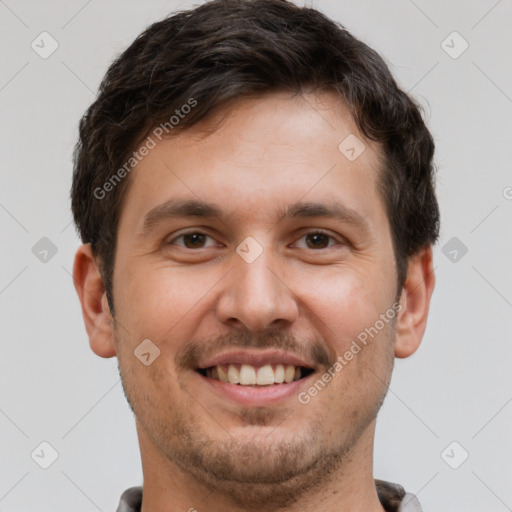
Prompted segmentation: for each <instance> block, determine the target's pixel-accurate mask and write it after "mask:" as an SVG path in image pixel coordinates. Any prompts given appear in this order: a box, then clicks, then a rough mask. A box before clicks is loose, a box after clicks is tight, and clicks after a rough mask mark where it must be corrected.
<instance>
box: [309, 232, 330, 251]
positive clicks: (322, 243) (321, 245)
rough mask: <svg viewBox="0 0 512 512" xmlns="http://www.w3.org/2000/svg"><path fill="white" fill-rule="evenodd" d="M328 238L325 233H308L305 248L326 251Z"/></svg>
mask: <svg viewBox="0 0 512 512" xmlns="http://www.w3.org/2000/svg"><path fill="white" fill-rule="evenodd" d="M330 238H332V237H330V236H329V235H326V234H325V233H309V234H307V235H306V240H307V246H308V248H309V249H326V248H327V247H329V239H330Z"/></svg>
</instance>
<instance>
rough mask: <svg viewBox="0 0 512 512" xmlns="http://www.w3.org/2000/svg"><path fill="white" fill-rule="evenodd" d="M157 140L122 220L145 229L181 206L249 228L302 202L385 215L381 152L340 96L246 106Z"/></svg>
mask: <svg viewBox="0 0 512 512" xmlns="http://www.w3.org/2000/svg"><path fill="white" fill-rule="evenodd" d="M150 137H152V138H153V139H155V140H154V142H155V144H154V148H153V149H151V150H150V151H149V152H148V154H147V155H146V156H145V157H144V158H143V159H142V160H141V161H140V162H139V163H138V164H137V166H136V167H135V169H134V171H132V174H131V176H130V182H131V183H130V186H129V187H128V190H127V192H126V197H125V199H124V201H123V210H124V212H123V213H122V215H121V219H123V217H126V216H128V217H130V220H131V222H135V223H136V224H137V225H138V226H139V227H140V226H141V224H142V225H143V224H145V223H146V222H147V217H151V216H152V214H154V210H155V207H158V206H159V205H160V206H162V207H163V205H164V204H165V203H166V202H169V201H172V200H173V199H180V200H195V201H198V202H201V201H203V202H206V203H215V204H216V205H217V206H218V208H217V209H216V214H223V215H225V216H226V217H230V218H232V219H236V220H237V221H239V222H241V221H244V220H246V221H256V220H257V219H260V220H263V221H268V222H275V220H278V219H276V217H279V216H281V217H282V216H283V212H284V211H285V210H286V209H288V208H289V207H290V206H291V205H292V204H294V203H297V202H303V203H310V204H317V205H318V204H322V203H330V204H331V205H334V204H338V205H341V206H342V207H344V208H345V210H346V211H353V212H355V213H359V215H360V216H363V217H369V218H370V219H371V218H372V217H375V216H378V215H379V214H382V212H383V211H384V210H385V208H384V207H383V204H382V201H381V199H380V197H379V194H378V187H377V180H378V176H379V167H380V160H381V158H380V152H381V149H380V147H379V146H378V145H377V144H375V143H373V142H372V141H369V140H367V139H366V138H364V137H363V136H362V135H361V134H360V132H359V130H358V129H357V126H356V124H355V122H354V120H353V118H352V116H351V114H350V112H349V110H348V108H347V107H346V106H345V104H344V103H343V101H341V99H340V97H339V96H337V95H335V94H332V93H326V94H322V95H318V94H307V95H292V94H290V93H273V94H269V95H266V96H263V97H260V98H252V99H241V100H239V101H237V102H235V103H234V104H232V105H231V106H230V108H229V110H225V111H222V112H221V113H220V116H219V115H216V116H212V117H211V118H209V119H207V120H206V121H204V122H200V123H198V124H197V125H196V126H194V127H192V128H189V129H187V130H184V131H181V132H178V133H177V135H173V136H172V137H170V138H167V139H162V140H158V138H156V137H155V136H154V135H150ZM152 145H153V144H152Z"/></svg>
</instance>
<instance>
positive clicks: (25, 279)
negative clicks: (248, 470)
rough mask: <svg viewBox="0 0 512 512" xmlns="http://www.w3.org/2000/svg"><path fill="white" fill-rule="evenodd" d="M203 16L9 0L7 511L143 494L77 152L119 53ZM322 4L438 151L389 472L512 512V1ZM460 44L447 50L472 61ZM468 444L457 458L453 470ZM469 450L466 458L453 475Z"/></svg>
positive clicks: (383, 448)
mask: <svg viewBox="0 0 512 512" xmlns="http://www.w3.org/2000/svg"><path fill="white" fill-rule="evenodd" d="M190 5H193V4H192V3H191V2H172V1H167V2H164V1H146V2H142V1H138V2H134V1H122V2H121V1H108V2H107V1H100V0H92V1H89V2H86V1H82V0H81V1H68V2H56V1H45V2H37V1H35V0H33V1H23V0H5V1H0V38H1V47H2V49H3V51H2V55H3V58H2V61H1V78H0V105H1V119H2V137H1V138H0V144H1V158H2V166H1V183H2V186H1V191H0V227H1V232H2V244H1V250H0V258H1V266H0V269H1V274H0V307H1V325H2V337H1V343H2V357H1V361H0V375H1V382H2V385H1V388H0V429H1V437H0V448H1V471H0V510H2V511H4V512H15V511H27V510H38V511H39V512H46V511H48V512H49V511H52V512H61V511H62V512H64V511H66V512H67V511H69V510H74V511H76V512H82V511H96V510H100V511H104V512H107V511H113V510H115V507H116V506H117V502H118V500H119V495H120V494H121V492H122V491H123V490H124V489H125V488H127V487H129V486H132V485H138V484H140V483H141V482H142V474H141V466H140V456H139V452H138V444H137V439H136V434H135V429H134V422H133V418H132V415H131V412H130V411H129V408H128V405H127V403H126V401H125V398H124V396H123V393H122V389H121V384H120V381H119V376H118V373H117V365H116V360H115V359H111V360H104V359H100V358H98V357H96V356H95V355H94V354H93V353H92V352H91V351H90V349H89V346H88V340H87V337H86V334H85V330H84V328H83V323H82V317H81V312H80V308H79V303H78V299H77V297H76V295H75V291H74V288H73V285H72V281H71V277H70V272H71V269H72V261H73V255H74V251H75V249H76V248H77V246H78V243H79V242H78V239H77V237H76V235H75V232H74V229H73V226H72V225H71V215H70V209H69V200H68V193H69V188H70V178H71V152H72V148H73V145H74V142H75V139H76V135H77V123H78V120H79V118H80V116H81V115H82V114H83V112H84V111H85V109H86V107H87V106H88V105H89V104H90V103H91V102H92V101H93V99H94V94H95V91H96V89H97V86H98V84H99V81H100V79H101V77H102V76H103V74H104V72H105V71H106V69H107V66H108V64H109V63H110V62H111V61H112V59H113V58H114V56H116V55H117V54H119V53H120V52H121V51H122V50H123V49H124V48H125V47H126V46H127V45H128V44H129V43H130V42H131V41H132V40H133V39H134V38H135V36H136V35H138V34H139V32H140V31H141V30H142V29H144V28H145V27H146V26H147V25H148V24H150V23H151V22H153V21H156V20H159V19H160V18H162V17H163V16H164V15H166V14H167V13H169V12H170V11H174V10H176V9H177V8H185V7H189V6H190ZM310 5H314V6H316V7H318V8H319V9H321V10H323V11H324V12H325V13H327V14H329V15H331V16H332V17H333V18H335V19H337V20H339V21H341V22H342V23H343V24H344V25H345V26H346V27H347V28H348V29H350V30H351V31H352V32H353V33H354V34H355V35H357V36H359V37H360V38H362V39H363V40H364V41H366V42H367V43H369V44H370V45H371V46H373V47H374V48H376V49H377V50H378V51H379V52H381V54H383V56H384V57H385V58H386V60H387V61H388V63H389V64H390V66H391V68H392V71H393V72H394V74H395V76H396V77H397V78H398V80H399V82H400V83H401V85H402V86H403V87H404V89H406V90H410V91H412V93H413V94H414V95H415V96H416V97H417V98H418V99H419V101H420V102H421V103H422V105H424V106H425V108H426V115H427V119H428V123H429V126H430V127H431V129H432V132H433V134H434V136H435V139H436V143H437V157H436V159H437V164H438V167H439V178H438V195H439V200H440V204H441V210H442V238H441V242H440V244H439V245H438V247H437V248H436V252H435V266H436V273H437V286H436V290H435V293H434V297H433V303H432V308H431V316H430V320H429V324H428V328H427V333H426V335H425V338H424V341H423V345H422V347H421V349H420V350H419V351H418V353H417V354H416V355H414V356H413V357H412V358H410V359H408V360H400V361H398V362H397V365H396V371H395V375H394V378H393V381H392V384H391V390H390V392H389V395H388V398H387V400H386V403H385V405H384V408H383V410H382V412H381V415H380V420H379V422H378V432H377V438H376V450H375V475H376V477H378V478H383V479H388V480H391V481H395V482H399V483H401V484H402V485H404V486H405V487H406V489H407V490H409V491H410V492H414V493H416V494H417V495H418V496H419V499H420V501H421V502H422V504H423V507H424V509H425V511H426V512H428V511H432V512H434V511H435V512H443V511H451V512H453V511H465V512H471V511H481V510H486V511H497V512H500V511H505V510H512V508H511V507H512V487H511V485H510V483H511V481H512V464H511V460H512V440H511V436H510V432H511V426H512V403H511V402H512V386H511V384H512V378H511V371H510V365H511V355H512V340H511V321H510V318H511V313H512V272H511V270H510V263H511V261H512V233H511V231H512V229H511V225H512V223H511V220H512V219H511V210H512V200H511V197H512V188H511V187H512V175H511V172H510V168H511V167H510V164H511V161H512V154H511V153H512V144H511V142H512V137H511V136H512V133H511V132H512V129H511V128H512V127H511V124H512V123H511V113H512V68H511V66H510V62H511V59H510V54H511V48H512V31H511V30H510V27H511V22H512V3H511V2H510V1H506V0H502V1H495V0H493V1H483V0H479V1H466V0H465V1H462V0H460V1H451V2H446V1H430V2H427V1H425V0H415V1H414V2H413V1H409V0H401V1H398V0H397V1H381V0H378V1H377V0H375V1H368V0H365V1H357V2H356V1H351V2H348V1H335V0H317V1H316V2H312V3H310ZM42 31H47V32H49V33H50V34H51V35H52V37H53V38H55V40H56V41H57V42H58V44H59V47H58V49H57V50H56V51H55V53H53V54H52V55H51V56H50V57H49V58H48V59H42V58H41V57H40V56H39V55H38V54H37V53H35V51H33V50H32V48H31V42H32V41H33V40H34V39H36V38H37V36H38V35H39V34H40V33H41V32H42ZM453 31H457V32H458V33H459V34H460V35H461V36H462V37H463V38H464V39H465V40H466V41H467V42H468V43H469V48H468V49H467V50H466V51H465V52H464V53H463V54H462V55H461V56H460V57H458V58H457V59H453V58H452V57H450V56H449V55H448V54H447V53H446V52H445V51H444V50H443V48H442V46H441V43H442V41H443V40H445V38H446V37H447V36H448V35H449V34H451V33H452V32H453ZM452 40H453V38H452V39H448V41H447V43H445V44H449V45H450V46H453V47H454V48H453V49H452V51H456V50H457V49H460V48H461V46H460V44H461V41H460V40H457V39H455V40H453V42H452ZM507 187H509V188H507ZM42 237H48V238H49V239H50V240H51V241H52V242H53V243H54V244H55V246H56V247H57V253H56V254H55V256H53V257H51V258H49V257H48V261H47V262H42V261H40V260H39V259H38V258H37V257H36V255H34V254H33V252H32V247H33V246H34V245H35V244H36V243H37V242H38V241H39V240H40V239H41V238H42ZM453 237H457V238H458V239H459V240H460V241H461V242H462V243H463V244H464V245H465V246H466V247H467V248H468V252H467V254H465V255H464V256H462V257H461V254H462V253H461V252H460V251H459V252H458V253H457V258H458V261H456V262H453V261H451V260H450V258H449V257H448V256H446V255H445V254H443V252H442V248H443V247H444V246H445V245H446V244H447V242H448V241H449V240H450V239H452V238H453ZM452 243H453V242H452ZM446 252H447V253H449V251H448V250H446ZM450 257H451V258H453V257H454V254H453V253H452V255H451V256H450ZM42 441H47V442H48V443H50V444H51V445H52V446H53V447H54V448H55V449H56V450H57V452H58V454H59V457H58V459H57V460H56V461H55V463H54V464H53V465H52V466H50V467H49V468H48V469H46V470H45V469H41V468H40V467H39V466H38V465H37V464H36V463H35V462H34V460H33V459H32V458H31V453H32V452H33V450H34V449H35V448H37V447H38V446H39V444H40V443H41V442H42ZM453 441H457V442H458V443H459V445H460V446H459V445H457V446H455V448H453V450H452V449H451V448H450V449H449V450H448V452H447V455H445V459H443V457H442V456H441V453H442V452H443V450H444V449H445V448H446V447H447V446H448V445H449V444H450V443H452V442H453ZM463 450H465V451H467V452H468V453H469V458H468V459H467V460H466V461H465V462H464V463H463V464H462V465H461V466H460V467H459V468H458V469H452V468H451V467H449V465H448V464H447V462H446V460H448V461H449V462H450V463H451V464H452V465H455V464H456V463H457V462H460V460H461V457H462V456H463V454H464V452H463ZM36 453H41V452H40V451H39V452H37V451H36ZM47 455H48V450H47V451H46V455H45V456H47Z"/></svg>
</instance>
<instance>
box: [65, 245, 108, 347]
mask: <svg viewBox="0 0 512 512" xmlns="http://www.w3.org/2000/svg"><path fill="white" fill-rule="evenodd" d="M73 282H74V284H75V289H76V292H77V294H78V298H79V299H80V303H81V304H82V315H83V317H84V323H85V329H86V331H87V334H88V336H89V344H90V346H91V349H92V351H93V352H94V353H95V354H97V355H98V356H101V357H112V356H115V355H116V350H115V345H114V333H113V320H114V319H113V317H112V315H111V313H110V308H109V305H108V301H107V295H106V293H105V286H104V285H103V279H102V278H101V275H100V273H99V271H98V267H97V266H96V261H95V258H94V255H93V253H92V249H91V245H90V244H85V245H82V246H80V247H79V248H78V250H77V251H76V255H75V264H74V267H73Z"/></svg>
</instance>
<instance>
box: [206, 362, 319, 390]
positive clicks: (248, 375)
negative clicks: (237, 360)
mask: <svg viewBox="0 0 512 512" xmlns="http://www.w3.org/2000/svg"><path fill="white" fill-rule="evenodd" d="M197 371H198V372H199V373H200V374H201V375H203V377H207V378H210V379H213V380H219V381H221V382H227V383H229V384H237V385H240V386H275V385H281V384H289V383H290V382H293V381H296V380H300V379H303V378H305V377H307V376H308V375H310V374H311V373H313V369H311V368H306V367H304V366H293V365H290V364H265V365H262V366H253V365H250V364H228V365H224V364H223V365H217V366H211V367H209V368H199V369H198V370H197Z"/></svg>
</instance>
